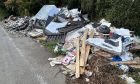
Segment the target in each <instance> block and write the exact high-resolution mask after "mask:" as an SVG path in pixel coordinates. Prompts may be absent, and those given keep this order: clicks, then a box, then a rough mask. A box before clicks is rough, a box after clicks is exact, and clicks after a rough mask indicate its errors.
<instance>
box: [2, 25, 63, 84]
mask: <svg viewBox="0 0 140 84" xmlns="http://www.w3.org/2000/svg"><path fill="white" fill-rule="evenodd" d="M49 57H53V55H52V54H50V53H48V52H47V50H46V49H45V48H43V47H41V46H40V44H39V43H36V42H35V41H33V40H32V39H30V38H27V37H16V36H12V35H10V34H9V33H7V32H6V31H5V29H4V28H3V27H2V26H0V84H65V76H64V75H62V73H61V72H60V73H58V72H59V70H60V68H59V67H58V66H57V67H51V66H50V65H49V61H48V60H47V59H48V58H49ZM57 73H58V74H57Z"/></svg>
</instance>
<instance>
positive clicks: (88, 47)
mask: <svg viewBox="0 0 140 84" xmlns="http://www.w3.org/2000/svg"><path fill="white" fill-rule="evenodd" d="M93 36H94V31H90V35H89V38H93ZM90 47H91V46H90V45H87V46H86V55H85V65H84V66H86V63H87V59H88V56H89V52H90Z"/></svg>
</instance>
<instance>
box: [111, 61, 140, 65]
mask: <svg viewBox="0 0 140 84" xmlns="http://www.w3.org/2000/svg"><path fill="white" fill-rule="evenodd" d="M110 64H111V65H116V64H128V65H135V64H136V65H137V64H140V63H138V62H137V61H120V62H110Z"/></svg>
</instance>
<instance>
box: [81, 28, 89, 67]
mask: <svg viewBox="0 0 140 84" xmlns="http://www.w3.org/2000/svg"><path fill="white" fill-rule="evenodd" d="M87 35H88V29H86V30H85V31H84V35H83V38H82V48H81V56H80V66H84V64H85V61H84V60H85V49H86V39H87Z"/></svg>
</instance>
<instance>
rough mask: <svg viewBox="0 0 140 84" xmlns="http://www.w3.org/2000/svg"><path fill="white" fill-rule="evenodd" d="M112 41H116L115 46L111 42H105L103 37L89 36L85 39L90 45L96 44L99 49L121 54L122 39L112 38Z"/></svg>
mask: <svg viewBox="0 0 140 84" xmlns="http://www.w3.org/2000/svg"><path fill="white" fill-rule="evenodd" d="M112 41H113V42H115V43H117V44H118V45H117V46H113V45H112V44H111V43H106V42H105V39H102V38H89V39H87V41H86V42H87V43H88V44H90V45H92V46H98V47H100V48H101V49H103V50H105V51H107V52H110V53H115V54H121V53H122V41H121V38H119V39H117V40H112Z"/></svg>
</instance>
